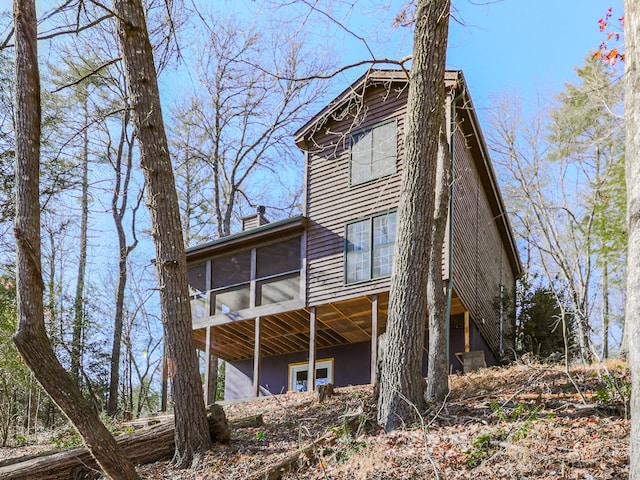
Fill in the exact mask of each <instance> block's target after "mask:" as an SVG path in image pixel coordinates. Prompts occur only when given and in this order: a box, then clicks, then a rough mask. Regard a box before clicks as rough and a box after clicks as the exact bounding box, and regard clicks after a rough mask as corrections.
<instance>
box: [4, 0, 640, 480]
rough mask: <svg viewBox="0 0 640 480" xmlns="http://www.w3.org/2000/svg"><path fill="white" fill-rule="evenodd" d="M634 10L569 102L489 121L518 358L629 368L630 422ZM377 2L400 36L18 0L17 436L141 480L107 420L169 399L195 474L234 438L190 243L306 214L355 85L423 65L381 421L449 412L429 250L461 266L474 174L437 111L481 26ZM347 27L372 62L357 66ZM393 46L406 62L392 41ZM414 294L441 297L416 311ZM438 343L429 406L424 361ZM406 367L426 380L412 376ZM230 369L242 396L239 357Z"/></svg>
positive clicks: (639, 443)
mask: <svg viewBox="0 0 640 480" xmlns="http://www.w3.org/2000/svg"><path fill="white" fill-rule="evenodd" d="M255 3H259V4H260V5H255ZM632 3H633V2H631V1H625V10H624V16H621V15H622V12H613V13H612V9H609V10H608V11H607V10H606V8H604V10H603V12H602V18H601V19H600V21H599V22H598V19H597V18H596V19H594V26H593V28H594V31H597V30H598V24H599V27H600V28H599V30H600V32H599V33H600V35H601V37H600V41H601V42H602V43H601V44H600V41H599V42H598V43H596V44H594V45H592V46H591V48H587V49H585V51H584V56H583V59H582V62H581V63H580V64H577V65H575V75H574V77H573V78H571V79H567V80H566V81H564V87H563V88H562V89H561V90H559V91H557V92H553V94H552V95H540V96H539V97H538V98H537V99H536V100H535V101H533V102H532V101H531V100H530V99H529V98H526V99H525V98H522V97H521V96H519V95H517V94H512V93H508V92H499V94H495V95H494V96H493V97H492V99H491V108H490V109H486V111H485V112H483V113H482V120H483V123H484V125H483V129H484V132H485V137H486V138H485V140H486V142H487V146H488V148H489V150H490V152H491V157H492V161H493V168H494V169H495V170H496V174H497V177H498V178H499V182H500V188H501V189H502V195H503V196H504V199H505V203H506V204H507V205H508V214H509V217H510V222H511V225H512V227H513V229H514V231H515V235H516V238H517V243H518V249H519V252H520V257H521V261H522V263H523V267H524V274H523V276H522V278H520V279H519V281H518V282H517V285H516V288H515V289H513V290H512V291H508V292H506V294H505V298H502V299H496V309H505V308H506V309H509V312H508V315H510V316H511V317H513V318H515V327H516V328H515V332H514V337H513V339H512V340H513V345H514V348H513V349H511V350H510V351H509V352H507V354H506V355H505V357H504V358H502V359H501V361H502V362H503V363H504V364H510V363H515V364H521V363H522V359H523V358H524V359H527V362H528V361H530V360H529V359H535V361H540V362H546V364H550V365H551V364H556V365H559V366H561V367H564V369H565V371H566V373H567V375H568V377H569V378H571V374H569V371H570V366H571V368H573V367H574V366H576V365H583V366H585V368H586V366H588V365H608V363H607V362H608V361H609V359H621V360H623V361H624V360H626V359H628V360H629V364H630V365H631V379H630V380H629V379H628V378H627V376H626V375H621V376H619V377H616V375H613V374H612V375H609V374H608V375H609V376H608V377H607V378H609V379H611V381H612V382H614V383H613V384H611V389H612V390H615V391H616V392H617V393H616V395H619V396H620V397H621V398H622V397H624V399H625V400H624V402H623V403H624V404H625V416H626V415H627V411H626V405H627V403H626V402H628V401H629V393H632V391H633V392H636V391H637V385H636V380H638V376H637V372H635V371H634V368H640V367H638V365H640V363H639V362H638V361H637V360H638V357H637V355H638V354H640V349H639V347H638V331H637V330H638V326H637V325H636V323H637V322H636V321H634V320H633V319H634V318H637V315H634V313H635V312H637V309H638V305H637V304H638V299H639V298H640V297H638V298H636V297H637V295H638V294H637V293H636V292H638V288H640V285H636V283H638V281H640V276H639V275H638V272H637V271H636V269H637V265H638V264H639V263H638V256H639V255H640V252H638V251H637V247H636V245H640V243H639V242H637V241H634V240H633V239H634V235H637V234H638V233H637V232H638V231H640V230H639V229H638V226H637V221H638V220H637V218H638V217H637V212H636V211H635V210H636V209H637V208H638V205H639V204H638V199H637V196H638V193H637V188H636V185H637V184H638V181H637V179H638V177H639V175H638V174H637V169H638V166H637V165H636V163H637V162H638V160H637V158H638V149H639V148H640V145H639V144H638V142H639V139H640V135H638V133H637V131H635V130H634V128H635V129H637V126H634V125H635V124H634V122H633V119H634V118H637V116H638V111H637V108H638V107H637V106H636V105H638V104H640V99H638V97H637V95H639V93H638V92H640V83H639V82H640V80H639V79H638V78H636V77H638V74H637V73H635V70H633V69H632V67H633V68H637V61H638V56H639V55H640V53H639V52H638V43H637V42H638V38H637V36H638V33H637V30H638V28H637V26H638V25H639V24H640V17H639V15H640V9H639V8H638V6H635V5H632ZM355 4H358V2H355ZM364 12H365V13H366V12H368V14H369V15H370V16H371V17H370V23H371V24H374V23H375V25H376V27H375V29H377V30H382V29H383V27H384V29H385V31H388V38H384V39H381V38H374V36H373V34H372V33H371V31H368V30H367V29H365V28H363V26H362V24H361V22H359V21H358V17H359V15H363V14H364V13H363V12H362V11H361V10H360V6H358V9H355V7H354V6H353V5H350V4H348V3H345V2H339V1H330V0H328V1H326V2H308V1H306V0H300V1H292V2H270V1H265V2H252V5H245V4H244V3H243V4H242V5H240V4H238V5H236V6H231V5H228V4H226V5H224V6H220V7H219V8H218V7H217V6H216V5H210V4H208V2H196V1H186V0H149V1H147V2H141V1H140V0H114V1H113V3H111V2H109V3H108V4H107V2H102V1H99V0H91V1H82V0H80V1H75V0H70V1H65V2H59V4H58V2H44V4H43V5H35V2H33V1H28V0H15V1H14V6H13V12H9V11H7V12H3V13H2V16H0V31H2V32H3V35H2V37H1V38H3V39H4V40H3V44H2V47H3V48H2V49H1V50H0V78H1V80H2V85H4V86H5V88H3V89H2V90H1V91H0V174H1V178H2V183H1V184H0V232H1V239H2V240H1V241H0V329H1V335H0V367H1V368H0V447H20V446H24V445H30V444H33V443H37V442H38V439H39V438H40V439H42V438H43V437H48V438H50V439H51V440H50V443H53V444H55V445H56V446H58V447H71V446H77V445H81V444H82V443H83V442H84V443H85V444H86V445H87V446H88V447H89V450H90V451H91V454H92V455H93V457H94V458H95V459H96V461H97V463H98V465H99V467H100V468H101V469H102V470H103V471H104V472H105V474H106V475H108V476H110V477H111V478H137V474H136V471H135V468H134V466H133V465H132V464H131V463H130V462H128V461H126V460H124V459H126V455H125V454H124V453H123V451H122V450H120V448H119V447H118V446H117V443H116V442H115V441H114V440H113V437H112V436H111V434H110V433H109V431H108V430H107V428H106V427H105V424H107V425H108V424H109V423H110V422H121V421H125V420H126V421H132V420H134V419H141V418H145V417H148V416H150V415H152V414H157V413H158V412H160V411H166V410H170V411H172V412H173V414H174V415H175V453H174V454H173V464H174V465H176V466H177V467H189V466H192V467H194V468H195V466H196V465H197V463H198V459H199V458H200V456H201V455H202V454H203V452H204V451H207V450H208V449H209V448H210V447H211V439H210V438H209V425H208V422H207V412H206V411H205V408H204V407H205V406H204V401H203V392H202V388H201V380H202V378H201V377H202V376H203V375H204V373H203V372H204V368H205V360H204V358H202V355H200V357H198V356H197V355H196V354H195V348H194V346H193V339H192V335H193V334H192V331H191V313H190V309H189V293H188V291H187V283H186V263H185V259H184V249H185V248H188V247H192V246H194V245H197V244H200V243H203V242H206V241H210V240H215V239H220V238H223V237H226V236H229V235H232V234H234V233H237V232H238V231H239V228H240V221H241V219H242V218H243V217H245V216H246V215H247V214H249V213H251V212H254V211H255V209H256V207H257V206H266V207H267V208H268V211H269V213H270V216H271V218H272V220H278V219H284V218H287V217H291V216H292V215H297V214H300V213H301V212H302V204H303V196H304V192H303V184H302V180H303V177H302V175H301V172H302V171H303V169H304V159H303V158H302V155H301V153H300V152H299V150H298V149H297V148H296V146H295V144H294V139H293V132H295V131H296V130H297V129H298V128H299V127H300V126H301V125H303V124H304V123H305V122H306V121H307V120H309V118H311V117H312V116H313V115H314V114H315V113H316V112H318V111H319V110H321V109H322V108H323V107H324V106H325V104H326V102H327V101H328V99H330V98H332V97H333V96H335V94H336V92H339V91H340V90H341V89H342V88H344V86H345V85H347V84H349V83H350V82H349V81H347V79H353V78H355V76H358V75H361V74H363V73H364V72H366V71H367V69H374V68H382V69H403V70H405V71H406V72H407V75H409V78H410V82H409V111H410V112H411V114H408V115H407V125H408V126H407V132H408V133H407V138H406V140H405V145H406V152H405V155H406V160H405V161H406V162H407V165H410V166H411V168H408V169H407V172H406V173H404V174H405V175H406V177H403V182H404V184H405V185H406V194H405V193H404V192H403V194H404V195H405V196H403V197H402V199H401V204H400V206H399V210H398V211H399V215H398V216H399V218H400V221H399V225H398V233H397V237H398V241H397V244H396V249H397V250H396V251H400V252H403V255H398V256H397V258H394V265H393V268H394V276H393V277H392V286H391V296H390V301H389V319H390V320H389V322H388V323H387V332H388V342H390V343H389V344H388V345H387V347H386V348H388V349H389V350H388V351H389V352H390V354H389V355H388V356H386V357H384V359H383V360H382V361H383V364H382V368H383V371H384V372H387V373H384V374H383V375H382V376H381V380H380V386H379V388H380V390H379V399H378V403H377V405H376V407H375V408H376V411H377V413H376V414H374V416H375V415H377V417H376V418H377V422H378V424H379V425H381V426H382V428H384V429H385V430H387V431H388V432H391V431H394V430H396V429H398V428H401V427H402V425H405V421H406V422H410V421H413V422H415V421H416V418H419V419H422V416H421V414H420V411H419V410H420V409H422V410H423V411H425V409H426V408H427V407H429V406H430V407H431V408H432V407H433V405H434V404H437V403H438V402H443V401H444V400H445V399H446V398H447V397H448V395H449V389H450V381H449V380H448V377H447V373H448V372H447V369H446V366H443V365H444V364H443V355H444V354H443V353H442V342H444V332H443V330H442V328H441V326H442V325H443V322H444V320H443V315H444V309H443V308H442V305H443V303H442V302H443V301H444V297H442V288H437V286H434V282H433V281H432V279H433V278H434V275H433V274H432V273H431V271H432V268H433V265H435V264H434V262H433V261H432V260H431V259H432V258H435V257H436V256H437V255H440V254H441V251H442V247H441V246H442V239H443V235H444V230H443V229H444V223H443V222H439V221H438V219H439V217H438V215H437V211H438V208H439V207H438V206H439V205H446V203H447V202H448V197H447V195H448V194H449V193H448V191H449V189H448V188H439V187H441V186H442V185H448V184H449V183H451V184H453V185H455V181H456V177H455V175H454V176H453V178H451V179H448V178H446V176H445V177H438V175H437V173H438V172H439V171H441V170H438V172H437V171H436V166H438V167H439V168H441V167H442V165H441V164H440V163H439V162H440V161H442V160H441V158H442V155H441V152H442V148H443V147H442V145H441V144H440V142H439V137H440V133H441V128H442V125H443V124H444V113H443V114H442V115H437V114H433V115H431V114H427V113H426V112H435V111H440V110H442V108H440V106H441V105H442V104H443V103H444V96H443V94H444V92H443V91H442V88H440V87H441V84H442V81H441V79H442V78H444V71H445V68H446V67H447V64H446V60H445V58H446V54H447V40H446V39H447V36H448V32H449V30H450V28H452V27H451V26H450V24H451V23H452V22H461V21H462V16H461V15H460V12H459V11H458V10H457V9H456V2H451V3H450V2H449V1H448V0H431V1H427V0H416V1H410V2H404V1H402V2H401V1H398V2H381V5H379V6H377V8H372V10H367V9H365V11H364ZM442 12H446V13H444V14H443V13H442ZM618 17H619V18H618ZM449 18H451V20H449ZM634 25H635V26H636V28H635V30H636V31H633V29H634V27H633V26H634ZM375 29H374V30H375ZM365 30H366V31H367V33H366V34H365V33H364V32H365ZM629 32H632V33H629ZM336 38H340V39H343V40H344V39H345V38H346V39H347V40H348V41H349V42H351V44H353V45H357V47H358V50H357V52H361V53H358V54H359V55H361V57H359V58H357V57H356V58H354V57H353V56H349V57H347V56H341V55H339V54H338V51H339V50H340V47H339V46H338V45H337V42H336ZM389 43H395V44H397V45H395V47H394V48H395V49H392V50H389V49H387V50H385V49H384V48H383V47H382V46H381V45H384V44H389ZM398 51H402V52H403V54H398V53H397V52H398ZM410 52H413V53H412V54H409V53H410ZM462 68H463V69H464V66H462ZM629 71H631V73H629ZM434 79H435V80H434ZM434 85H435V86H434ZM438 85H440V87H438ZM634 102H635V103H634ZM441 117H442V118H441ZM636 123H638V122H636ZM424 158H428V159H433V161H431V162H423V161H421V160H422V159H424ZM436 159H437V160H436ZM445 162H446V160H445ZM444 165H445V166H444V167H442V168H445V169H446V163H445V164H444ZM423 191H426V192H430V193H429V194H427V195H426V196H424V197H423V196H421V195H423V193H421V192H423ZM443 192H444V193H443ZM434 212H435V213H434ZM414 215H415V216H414ZM416 218H426V219H427V221H421V222H415V221H412V220H414V219H416ZM425 239H426V240H425ZM425 241H426V243H424V242H425ZM176 252H179V253H176ZM434 252H435V253H434ZM438 261H440V260H438ZM415 265H419V267H418V268H420V269H421V270H420V271H424V275H421V278H422V279H423V281H422V282H421V283H418V284H415V283H412V281H411V279H410V276H409V275H408V273H407V272H410V271H411V269H412V268H413V266H415ZM405 273H407V274H405ZM412 292H413V293H415V296H416V297H423V298H428V301H425V302H416V304H419V305H415V306H414V305H409V306H407V305H406V302H404V303H403V300H402V299H403V298H406V296H407V295H408V296H409V297H411V296H412ZM169 318H171V319H176V318H177V319H182V320H183V321H175V322H174V321H168V320H167V319H169ZM185 319H186V321H184V320H185ZM407 325H408V326H410V328H411V329H413V330H411V331H414V332H415V331H424V330H425V328H426V329H428V331H429V332H430V336H429V344H428V345H423V344H418V343H416V344H415V345H413V344H411V345H409V343H410V342H408V341H406V338H413V337H415V338H416V339H422V340H416V342H422V341H423V337H422V336H421V335H415V336H411V335H409V336H406V335H404V334H403V333H401V332H403V331H404V330H402V328H404V327H406V326H407ZM401 337H403V338H404V340H403V338H401ZM412 341H413V340H412ZM394 342H396V343H394ZM394 347H395V348H394ZM423 348H424V349H426V350H428V351H429V375H428V379H427V389H426V392H424V391H423V389H422V385H423V384H422V382H416V381H414V380H415V379H416V378H417V376H418V374H417V373H416V372H417V369H419V368H421V366H420V365H417V362H416V361H415V358H416V357H415V355H413V356H412V354H411V352H412V351H418V352H421V351H422V349H423ZM634 359H635V360H636V361H635V362H634ZM384 362H387V363H388V365H387V364H385V363H384ZM392 363H393V364H400V365H406V366H407V368H406V370H407V372H408V373H406V374H400V375H399V376H397V377H394V375H393V373H392V369H391V368H390V365H391V364H392ZM166 369H169V370H170V371H171V372H173V373H170V374H169V377H170V379H171V381H170V388H168V389H166V385H164V386H163V378H164V375H163V370H165V371H166ZM217 370H218V372H217V393H215V394H214V397H215V398H221V396H222V394H223V389H224V387H223V385H224V375H225V364H224V362H220V363H219V365H218V369H217ZM574 374H575V373H574ZM420 376H421V375H420ZM578 376H580V374H578ZM638 381H640V380H638ZM632 384H633V387H632V386H631V385H632ZM627 389H629V392H627ZM167 390H168V394H169V395H168V398H167V397H166V396H165V395H164V393H165V392H166V391H167ZM622 390H624V392H623V391H622ZM399 394H400V395H402V396H403V398H405V396H406V399H408V400H407V402H406V403H405V402H399V401H398V395H399ZM514 395H516V393H514ZM637 396H638V395H633V396H631V403H630V404H628V407H629V409H630V410H629V413H630V417H631V427H630V430H631V433H630V448H631V450H630V454H629V459H630V461H631V465H630V467H629V474H630V478H640V460H635V459H636V458H640V456H639V455H634V454H633V452H636V453H637V452H638V449H639V448H640V427H638V424H640V422H636V420H635V418H636V417H637V415H635V416H634V412H637V411H638V409H639V408H640V407H639V405H638V403H637V400H634V399H635V398H637ZM583 400H584V397H583ZM425 402H426V403H425ZM371 408H374V407H371ZM460 408H462V407H460ZM416 412H417V417H416ZM494 414H496V415H498V416H499V414H497V413H495V410H494ZM535 415H538V412H536V413H535ZM505 421H506V420H505ZM70 425H73V426H74V428H75V430H73V429H71V427H70ZM422 428H423V429H424V428H425V427H424V425H423V426H422ZM611 428H612V429H613V428H614V427H611ZM616 428H617V426H616ZM76 431H77V433H76ZM70 432H71V433H70ZM258 433H259V432H258ZM213 440H214V441H215V438H214V439H213ZM354 448H355V447H354ZM636 462H637V463H636ZM436 476H437V475H436ZM363 478H364V477H363ZM603 478H604V477H603Z"/></svg>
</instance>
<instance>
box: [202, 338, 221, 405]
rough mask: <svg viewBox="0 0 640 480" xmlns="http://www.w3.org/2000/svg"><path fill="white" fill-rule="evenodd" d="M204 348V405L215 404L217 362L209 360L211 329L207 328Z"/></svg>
mask: <svg viewBox="0 0 640 480" xmlns="http://www.w3.org/2000/svg"><path fill="white" fill-rule="evenodd" d="M205 338H206V339H205V346H204V404H205V405H211V404H212V403H216V390H217V386H218V362H214V361H212V359H211V327H210V326H209V327H207V329H206V336H205Z"/></svg>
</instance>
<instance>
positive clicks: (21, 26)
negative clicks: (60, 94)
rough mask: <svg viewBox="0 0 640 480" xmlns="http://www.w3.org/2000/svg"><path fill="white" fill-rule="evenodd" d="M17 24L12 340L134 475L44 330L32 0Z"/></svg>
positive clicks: (110, 455)
mask: <svg viewBox="0 0 640 480" xmlns="http://www.w3.org/2000/svg"><path fill="white" fill-rule="evenodd" d="M14 23H15V45H16V47H15V49H16V53H15V55H16V60H15V62H16V77H15V78H16V88H15V92H16V98H15V121H16V124H15V127H16V185H17V192H16V219H15V227H14V228H15V236H16V246H17V248H16V254H17V286H18V331H17V332H16V334H15V336H14V341H15V344H16V346H17V347H18V350H19V351H20V354H21V355H22V357H23V358H24V360H25V362H26V363H27V365H29V367H30V368H31V369H32V370H33V373H34V375H35V377H36V378H37V379H38V381H39V382H40V383H41V384H42V386H43V387H44V388H45V390H46V391H47V392H48V393H49V395H50V396H51V398H52V399H53V400H54V401H55V402H56V403H57V404H58V406H59V407H60V408H61V409H62V410H63V411H64V412H65V414H66V415H67V416H68V417H69V419H70V420H71V421H72V422H73V424H74V426H75V427H76V428H77V429H78V431H79V432H80V434H81V435H82V438H83V439H84V441H85V443H86V445H87V447H88V448H89V449H90V451H91V454H92V455H93V456H94V458H95V459H96V460H97V462H98V463H99V464H100V466H101V467H102V469H103V470H104V471H105V473H107V474H108V475H109V476H110V477H112V478H114V479H136V478H138V475H137V474H136V471H135V468H134V467H133V464H132V463H131V462H130V461H129V459H128V458H127V457H126V455H125V454H124V452H123V451H122V449H121V448H120V447H119V446H118V444H117V443H116V442H115V440H114V439H113V437H112V436H111V434H110V433H109V431H108V430H107V429H106V428H105V427H104V425H103V424H102V423H101V422H100V419H99V418H98V415H97V414H96V413H95V412H94V410H93V409H92V408H91V406H90V405H89V403H88V402H87V401H86V400H85V398H84V397H83V396H82V393H81V392H80V390H79V389H78V387H77V386H76V384H75V383H74V382H73V380H72V379H71V377H70V376H69V375H68V374H67V372H66V371H65V370H64V369H63V368H62V365H60V362H58V359H57V358H56V357H55V355H54V354H53V350H52V348H51V343H50V341H49V338H48V337H47V334H46V331H45V324H44V306H43V290H44V284H43V281H42V269H41V258H40V255H41V248H40V245H41V238H40V202H39V192H38V189H39V181H40V179H39V162H40V121H41V120H40V79H39V73H38V55H37V36H36V35H37V33H36V15H35V5H34V2H33V1H32V0H31V1H29V0H15V1H14Z"/></svg>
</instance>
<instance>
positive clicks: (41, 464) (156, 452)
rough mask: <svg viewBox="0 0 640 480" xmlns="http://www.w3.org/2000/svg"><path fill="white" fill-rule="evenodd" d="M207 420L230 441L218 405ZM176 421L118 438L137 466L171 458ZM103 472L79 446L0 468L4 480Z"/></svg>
mask: <svg viewBox="0 0 640 480" xmlns="http://www.w3.org/2000/svg"><path fill="white" fill-rule="evenodd" d="M207 419H208V421H209V431H210V433H211V439H212V440H213V441H215V442H220V443H226V442H228V441H229V440H230V438H231V436H230V432H229V425H228V423H227V419H226V416H225V414H224V410H223V409H222V407H220V406H219V405H211V406H209V408H208V412H207ZM174 436H175V428H174V425H173V422H167V423H161V424H159V425H154V426H152V427H148V428H144V429H141V430H138V431H136V432H133V433H129V434H125V435H120V436H118V437H116V441H117V442H118V443H119V444H120V445H121V446H122V448H123V449H124V451H125V453H126V454H127V456H128V457H129V458H130V459H131V461H132V462H133V464H134V465H141V464H144V463H151V462H157V461H159V460H165V459H168V458H171V456H172V455H173V451H174V448H175V438H174ZM101 475H102V472H101V471H100V469H99V467H98V465H97V463H96V461H95V460H94V459H93V457H92V456H91V454H90V453H89V450H88V449H87V448H86V447H78V448H74V449H72V450H65V451H63V452H57V453H54V454H49V455H44V456H39V457H33V456H31V457H29V458H28V459H16V461H15V463H12V464H9V465H6V464H5V466H2V467H0V479H2V480H29V479H34V478H37V479H39V480H69V479H81V478H96V477H100V476H101Z"/></svg>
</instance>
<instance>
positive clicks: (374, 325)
mask: <svg viewBox="0 0 640 480" xmlns="http://www.w3.org/2000/svg"><path fill="white" fill-rule="evenodd" d="M377 374H378V295H377V294H374V295H373V296H372V298H371V385H375V384H376V376H377Z"/></svg>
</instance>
